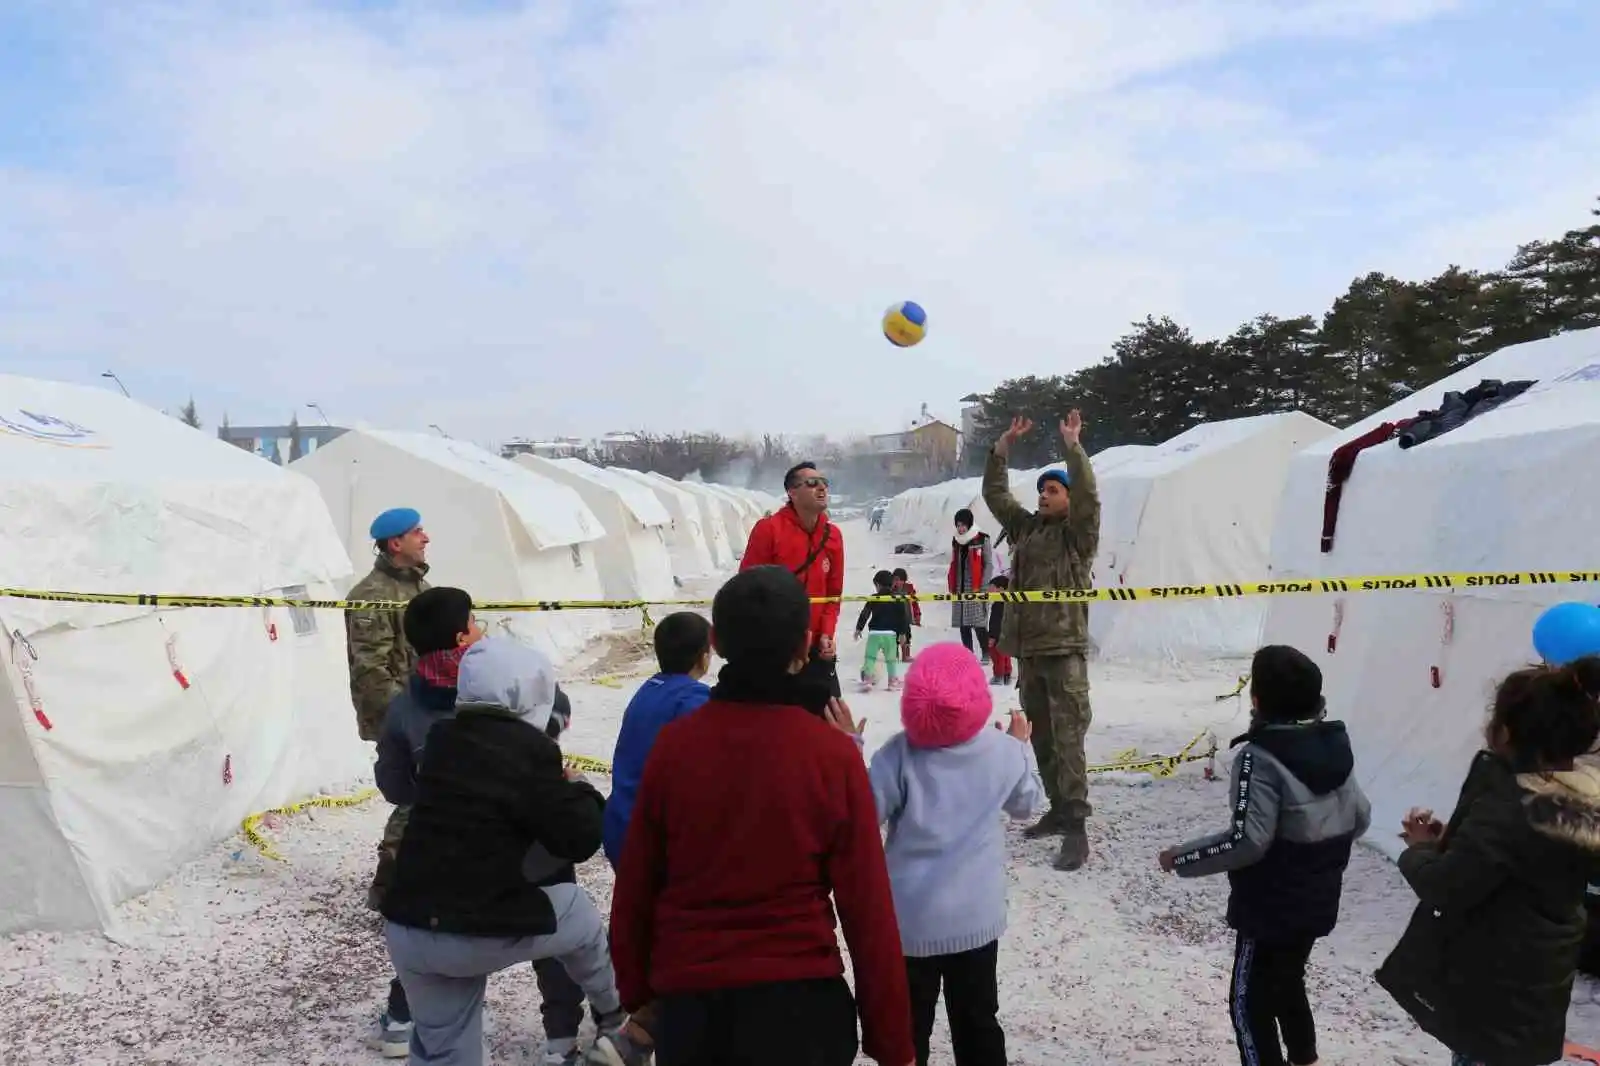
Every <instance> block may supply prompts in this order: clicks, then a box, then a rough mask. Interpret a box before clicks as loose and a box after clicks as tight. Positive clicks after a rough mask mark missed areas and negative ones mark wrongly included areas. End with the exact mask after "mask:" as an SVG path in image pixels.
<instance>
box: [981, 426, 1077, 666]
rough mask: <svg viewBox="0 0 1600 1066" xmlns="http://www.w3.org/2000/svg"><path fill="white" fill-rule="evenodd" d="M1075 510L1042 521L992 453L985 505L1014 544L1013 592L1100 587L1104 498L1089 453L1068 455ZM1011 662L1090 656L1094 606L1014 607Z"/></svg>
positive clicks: (1006, 647) (1006, 642)
mask: <svg viewBox="0 0 1600 1066" xmlns="http://www.w3.org/2000/svg"><path fill="white" fill-rule="evenodd" d="M1066 465H1067V477H1068V479H1069V480H1070V481H1071V482H1072V507H1071V509H1070V510H1069V511H1068V512H1067V516H1066V517H1065V518H1043V517H1041V516H1040V515H1037V514H1034V513H1033V512H1032V511H1029V510H1028V509H1027V508H1026V507H1024V506H1022V504H1020V503H1018V502H1017V498H1016V497H1015V496H1013V495H1012V494H1011V480H1010V475H1009V474H1008V473H1007V471H1006V461H1005V459H1003V458H1001V457H1000V456H998V455H996V454H995V453H994V452H993V451H991V452H990V453H989V462H988V465H987V466H986V467H985V468H984V471H983V502H984V503H985V504H986V505H988V508H989V511H990V512H991V513H992V514H993V515H994V517H995V519H996V520H997V521H998V522H999V523H1000V527H1001V528H1002V529H1004V530H1005V534H1006V539H1007V540H1008V541H1010V542H1011V588H1012V589H1013V590H1014V591H1018V592H1021V591H1029V592H1033V591H1037V590H1040V589H1087V588H1093V587H1094V572H1093V568H1094V556H1095V552H1097V551H1098V550H1099V549H1100V492H1099V489H1098V487H1097V486H1096V485H1095V481H1094V470H1093V468H1091V467H1090V465H1089V456H1088V455H1087V453H1085V452H1084V450H1083V448H1082V447H1080V446H1077V445H1074V446H1073V447H1071V448H1068V449H1067V464H1066ZM999 639H1000V650H1001V651H1003V652H1005V653H1006V654H1007V655H1017V656H1023V657H1030V656H1035V655H1066V654H1069V653H1074V652H1086V651H1088V649H1089V605H1088V604H1087V603H1014V604H1008V605H1007V610H1006V611H1005V620H1004V622H1003V623H1002V625H1001V630H1000V638H999Z"/></svg>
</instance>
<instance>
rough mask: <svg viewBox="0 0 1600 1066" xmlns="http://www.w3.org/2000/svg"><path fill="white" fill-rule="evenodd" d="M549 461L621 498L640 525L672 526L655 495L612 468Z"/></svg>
mask: <svg viewBox="0 0 1600 1066" xmlns="http://www.w3.org/2000/svg"><path fill="white" fill-rule="evenodd" d="M548 462H550V463H552V464H554V465H555V466H556V467H558V468H559V469H561V470H566V471H569V472H570V473H572V474H573V475H575V476H577V477H580V478H583V479H584V480H585V481H588V482H590V483H592V484H595V485H599V486H601V487H603V488H605V489H606V490H607V491H609V492H614V493H616V494H617V495H618V496H619V497H620V498H621V500H622V504H623V506H624V507H626V508H627V509H628V513H629V514H630V515H632V516H633V518H634V520H635V521H637V522H638V523H639V524H640V525H641V526H646V527H649V526H665V525H670V524H671V523H672V516H671V515H670V514H668V513H667V508H666V505H665V504H663V503H662V502H661V500H660V498H659V497H657V496H656V494H655V493H654V492H652V491H651V490H650V489H648V488H646V487H645V486H644V485H641V484H639V483H638V482H637V481H634V480H633V479H632V478H629V477H627V476H626V475H625V472H623V471H621V470H619V469H617V468H615V467H605V466H594V465H593V464H591V463H586V462H584V461H583V460H582V459H573V458H571V457H562V458H558V459H550V460H548Z"/></svg>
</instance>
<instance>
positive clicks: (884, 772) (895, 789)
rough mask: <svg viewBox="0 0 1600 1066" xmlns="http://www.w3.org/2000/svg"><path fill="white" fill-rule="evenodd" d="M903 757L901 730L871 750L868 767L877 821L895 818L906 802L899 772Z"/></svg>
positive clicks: (881, 823) (882, 823)
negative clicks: (876, 810) (870, 763)
mask: <svg viewBox="0 0 1600 1066" xmlns="http://www.w3.org/2000/svg"><path fill="white" fill-rule="evenodd" d="M905 757H906V738H905V734H904V733H901V734H899V735H897V736H895V737H894V738H893V739H892V740H890V741H889V743H887V744H885V745H884V746H883V747H881V748H879V749H878V750H877V751H876V752H874V753H873V755H872V765H871V766H869V767H868V768H867V779H868V780H869V781H871V782H872V801H873V803H874V804H875V805H876V806H877V808H878V824H879V825H885V824H887V823H889V822H892V821H894V820H895V819H896V818H898V817H899V816H900V811H901V809H902V808H903V807H905V805H906V790H905V775H903V774H902V773H901V772H900V764H901V762H902V761H904V759H905Z"/></svg>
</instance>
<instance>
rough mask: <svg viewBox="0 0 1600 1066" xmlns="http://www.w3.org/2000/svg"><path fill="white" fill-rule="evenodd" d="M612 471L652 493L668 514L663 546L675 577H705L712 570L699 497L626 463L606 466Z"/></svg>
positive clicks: (675, 484)
mask: <svg viewBox="0 0 1600 1066" xmlns="http://www.w3.org/2000/svg"><path fill="white" fill-rule="evenodd" d="M607 469H608V470H610V471H611V472H612V473H613V474H616V475H617V476H619V477H624V478H627V479H628V480H629V481H632V482H633V483H634V484H636V485H641V486H643V487H645V488H647V489H649V490H650V491H651V492H653V493H655V496H656V499H657V500H659V501H660V502H661V504H662V505H663V506H664V507H666V509H667V513H668V514H669V515H670V516H671V517H672V524H671V525H670V526H668V528H667V548H668V550H669V552H670V553H671V555H672V572H673V573H674V574H675V575H677V576H678V577H679V578H682V579H684V580H689V579H691V578H698V577H705V576H706V575H708V574H710V573H712V572H714V571H715V570H716V565H715V564H714V563H713V562H712V559H711V548H710V546H709V545H708V544H706V536H705V532H704V531H703V530H702V529H701V528H700V523H701V518H700V501H699V500H698V499H697V498H696V497H695V496H694V495H693V494H692V493H688V492H685V491H684V490H683V488H682V487H681V486H679V485H678V484H677V483H676V482H673V481H667V480H666V479H664V478H655V477H651V476H650V475H649V474H645V473H641V472H640V471H638V470H629V469H627V468H626V467H621V466H613V467H608V468H607Z"/></svg>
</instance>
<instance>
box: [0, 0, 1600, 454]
mask: <svg viewBox="0 0 1600 1066" xmlns="http://www.w3.org/2000/svg"><path fill="white" fill-rule="evenodd" d="M1596 40H1600V4H1597V3H1594V2H1593V0H1547V2H1540V0H1524V2H1520V3H1515V4H1509V3H1505V2H1503V0H1049V2H1046V0H1031V2H1022V0H989V2H987V3H972V2H965V3H958V2H954V0H873V2H872V3H870V4H869V3H864V2H861V0H808V2H806V3H778V2H770V3H762V2H753V0H548V2H534V3H511V2H494V0H456V2H454V3H444V2H440V3H424V2H421V0H402V2H394V3H382V2H375V0H374V2H346V3H337V2H326V3H309V2H296V0H282V2H273V0H256V2H246V0H240V2H237V3H220V2H215V3H200V2H195V3H182V2H176V0H173V2H162V3H146V2H143V0H118V2H117V3H110V2H107V0H0V371H7V372H13V373H22V374H30V375H37V376H43V377H52V378H60V379H65V380H75V381H83V382H90V383H93V384H96V385H102V384H105V383H104V382H102V381H101V380H100V374H101V372H102V371H104V370H107V369H111V370H115V371H116V372H117V373H119V374H120V375H121V376H122V378H123V380H124V381H126V382H127V384H128V386H129V388H130V389H132V390H133V392H134V394H135V395H136V396H137V397H140V398H142V399H146V400H149V401H150V402H152V403H154V404H156V405H158V406H171V405H176V404H179V403H181V402H182V401H183V400H184V399H185V398H186V397H188V396H189V395H190V394H191V393H192V394H193V395H194V397H195V398H196V400H197V402H198V404H199V406H200V409H201V413H202V416H203V417H205V418H206V419H207V420H208V424H212V423H215V422H216V421H217V420H218V419H219V418H220V416H221V415H222V413H223V412H224V411H226V412H227V413H228V414H229V416H230V417H231V419H232V421H233V422H235V423H237V424H242V423H246V422H257V421H282V420H285V419H287V418H288V416H289V415H290V413H291V412H293V411H295V410H296V409H297V408H299V409H300V411H301V413H302V416H303V417H305V410H304V405H305V404H306V403H307V402H317V403H320V404H321V405H322V407H323V408H324V409H325V410H326V411H327V412H328V413H329V415H330V416H331V417H332V418H333V419H334V420H335V421H337V422H342V423H346V424H355V423H357V422H367V423H371V424H374V425H381V426H386V427H392V428H422V427H425V426H427V425H428V424H429V423H438V424H440V425H442V426H444V427H445V428H446V429H447V430H448V431H450V432H451V433H452V435H456V436H462V437H470V438H474V439H479V440H485V441H493V440H498V439H500V438H503V437H505V436H510V435H535V436H543V435H553V434H558V433H561V434H566V433H571V434H581V435H585V436H588V435H594V434H598V433H600V432H603V431H606V430H611V429H623V428H638V427H644V428H648V429H652V430H657V431H670V430H674V429H681V428H705V429H719V430H723V431H729V432H760V431H763V430H766V431H779V432H809V431H825V432H831V433H834V434H847V433H854V432H861V431H873V430H878V429H892V428H895V427H896V426H897V425H898V424H900V423H902V422H903V420H904V419H905V418H907V417H908V416H910V415H911V414H913V413H914V412H915V410H916V408H917V405H918V404H919V403H921V402H923V401H926V402H928V403H930V404H932V405H933V407H934V409H935V410H936V411H950V412H953V410H954V407H955V404H954V401H955V400H956V398H957V397H959V396H961V395H962V394H963V393H966V392H969V391H974V390H983V389H985V388H988V387H990V386H992V385H993V384H995V383H996V382H998V381H999V380H1001V379H1003V378H1005V377H1008V376H1014V375H1017V374H1024V373H1058V372H1064V371H1069V370H1072V369H1075V368H1077V367H1079V366H1082V365H1084V364H1086V363H1089V362H1093V361H1095V360H1098V359H1099V358H1100V357H1102V356H1103V355H1104V354H1106V352H1107V346H1108V345H1109V343H1110V341H1112V340H1113V339H1114V338H1115V337H1116V336H1117V335H1119V334H1120V333H1121V332H1123V331H1124V330H1125V328H1126V326H1127V324H1128V322H1129V321H1131V320H1134V319H1139V318H1142V317H1143V316H1144V315H1146V314H1150V313H1154V314H1158V315H1159V314H1171V315H1172V316H1174V317H1175V318H1177V319H1179V320H1180V321H1183V322H1185V323H1187V324H1189V325H1191V326H1192V327H1193V328H1194V329H1195V330H1196V331H1197V332H1200V333H1202V334H1206V335H1210V334H1216V333H1223V332H1226V331H1228V330H1229V329H1231V328H1232V326H1233V325H1234V324H1235V323H1237V322H1238V321H1240V320H1242V319H1245V318H1248V317H1250V316H1252V315H1254V314H1257V313H1260V312H1274V313H1279V314H1297V313H1303V312H1313V313H1320V311H1321V310H1323V309H1324V308H1325V307H1326V306H1327V305H1328V303H1329V302H1330V301H1331V299H1332V298H1333V297H1334V296H1335V295H1337V293H1338V292H1340V291H1341V290H1342V289H1343V288H1344V287H1345V285H1347V284H1348V282H1349V280H1350V278H1351V277H1352V276H1354V275H1355V274H1357V273H1360V272H1364V271H1366V270H1369V269H1381V270H1387V271H1391V272H1394V273H1397V274H1399V275H1401V276H1405V277H1418V278H1420V277H1425V276H1428V275H1430V274H1432V273H1435V272H1436V271H1437V270H1438V269H1440V268H1442V267H1443V266H1445V265H1446V264H1447V263H1450V262H1459V263H1462V264H1465V265H1469V266H1494V265H1498V264H1500V263H1502V262H1503V261H1504V260H1505V259H1506V258H1507V256H1508V255H1509V254H1510V253H1511V251H1512V250H1513V248H1514V247H1515V245H1516V244H1517V243H1518V242H1519V241H1522V240H1526V239H1529V238H1532V237H1535V236H1539V235H1543V234H1556V233H1559V232H1561V231H1562V230H1564V229H1566V228H1569V227H1570V226H1573V225H1577V224H1582V223H1585V222H1586V219H1587V212H1588V210H1589V207H1590V205H1591V203H1592V201H1593V197H1594V195H1595V194H1596V193H1600V176H1597V174H1600V172H1597V169H1596V165H1595V164H1596V160H1600V74H1596V73H1595V71H1594V67H1593V56H1592V45H1593V42H1594V41H1596ZM906 298H911V299H916V300H918V301H920V302H922V303H923V304H924V306H926V307H927V309H928V311H929V315H930V318H931V327H932V331H931V334H930V337H929V339H928V340H927V341H926V342H925V343H924V344H923V345H922V346H920V347H918V348H916V349H914V350H912V351H909V352H901V351H899V350H897V349H894V348H892V347H890V346H889V345H888V344H887V343H886V342H885V341H884V340H883V339H882V337H881V336H880V334H879V333H878V331H877V323H878V319H879V316H880V314H881V312H882V310H883V308H884V307H885V306H887V305H888V304H889V303H891V302H893V301H895V300H898V299H906ZM0 401H3V397H0Z"/></svg>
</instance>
